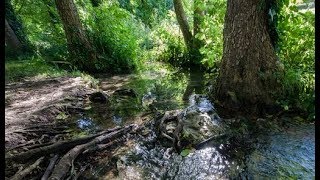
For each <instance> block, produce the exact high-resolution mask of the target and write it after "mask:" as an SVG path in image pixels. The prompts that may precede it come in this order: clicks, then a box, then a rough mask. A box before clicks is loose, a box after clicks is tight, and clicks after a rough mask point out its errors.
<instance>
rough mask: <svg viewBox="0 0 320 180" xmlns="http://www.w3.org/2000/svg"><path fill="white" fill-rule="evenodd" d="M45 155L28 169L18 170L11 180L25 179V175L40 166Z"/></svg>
mask: <svg viewBox="0 0 320 180" xmlns="http://www.w3.org/2000/svg"><path fill="white" fill-rule="evenodd" d="M43 159H44V157H41V158H39V159H38V160H36V162H35V163H33V164H32V165H31V166H29V167H27V168H26V169H24V170H22V171H18V172H17V173H16V174H15V175H14V176H13V177H11V178H10V179H11V180H20V179H24V177H25V176H27V175H28V174H30V173H31V172H32V171H33V170H34V169H35V168H37V167H38V166H39V164H40V163H41V162H42V161H43Z"/></svg>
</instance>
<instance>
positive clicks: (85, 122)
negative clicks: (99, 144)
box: [77, 117, 96, 130]
mask: <svg viewBox="0 0 320 180" xmlns="http://www.w3.org/2000/svg"><path fill="white" fill-rule="evenodd" d="M77 126H78V127H79V128H80V129H82V130H91V129H93V128H95V127H96V125H95V123H94V121H93V120H92V119H91V118H86V117H83V118H80V119H78V120H77Z"/></svg>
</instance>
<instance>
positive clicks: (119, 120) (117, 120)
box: [112, 115, 122, 125]
mask: <svg viewBox="0 0 320 180" xmlns="http://www.w3.org/2000/svg"><path fill="white" fill-rule="evenodd" d="M112 121H113V122H114V123H115V124H117V125H120V124H121V123H122V117H121V116H119V115H114V116H112Z"/></svg>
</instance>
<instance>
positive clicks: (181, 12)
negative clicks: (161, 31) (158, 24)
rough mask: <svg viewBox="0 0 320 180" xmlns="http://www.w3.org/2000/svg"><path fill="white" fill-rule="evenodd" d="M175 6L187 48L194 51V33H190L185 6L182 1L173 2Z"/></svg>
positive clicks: (175, 0) (174, 0)
mask: <svg viewBox="0 0 320 180" xmlns="http://www.w3.org/2000/svg"><path fill="white" fill-rule="evenodd" d="M173 6H174V11H175V13H176V16H177V21H178V24H179V26H180V29H181V31H182V34H183V39H184V42H185V43H186V46H187V48H188V51H189V52H190V51H191V50H192V39H193V36H192V33H191V31H190V27H189V24H188V20H187V16H186V14H185V12H184V10H183V5H182V2H181V0H173Z"/></svg>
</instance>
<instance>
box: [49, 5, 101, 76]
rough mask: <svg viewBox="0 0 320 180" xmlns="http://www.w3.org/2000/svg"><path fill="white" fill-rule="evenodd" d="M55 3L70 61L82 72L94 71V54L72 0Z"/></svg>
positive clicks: (95, 57)
mask: <svg viewBox="0 0 320 180" xmlns="http://www.w3.org/2000/svg"><path fill="white" fill-rule="evenodd" d="M55 3H56V7H57V10H58V13H59V15H60V18H61V21H62V24H63V29H64V31H65V34H66V38H67V44H68V49H69V52H70V54H71V58H72V60H73V61H75V62H74V63H75V64H76V65H78V66H80V68H82V69H84V70H87V71H90V70H92V69H94V63H93V62H95V60H96V59H97V56H96V52H95V50H94V48H93V47H92V45H91V44H90V42H89V41H88V38H87V36H86V34H85V31H84V29H83V27H82V24H81V22H80V18H79V14H78V11H77V8H76V6H75V4H74V2H73V0H55Z"/></svg>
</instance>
